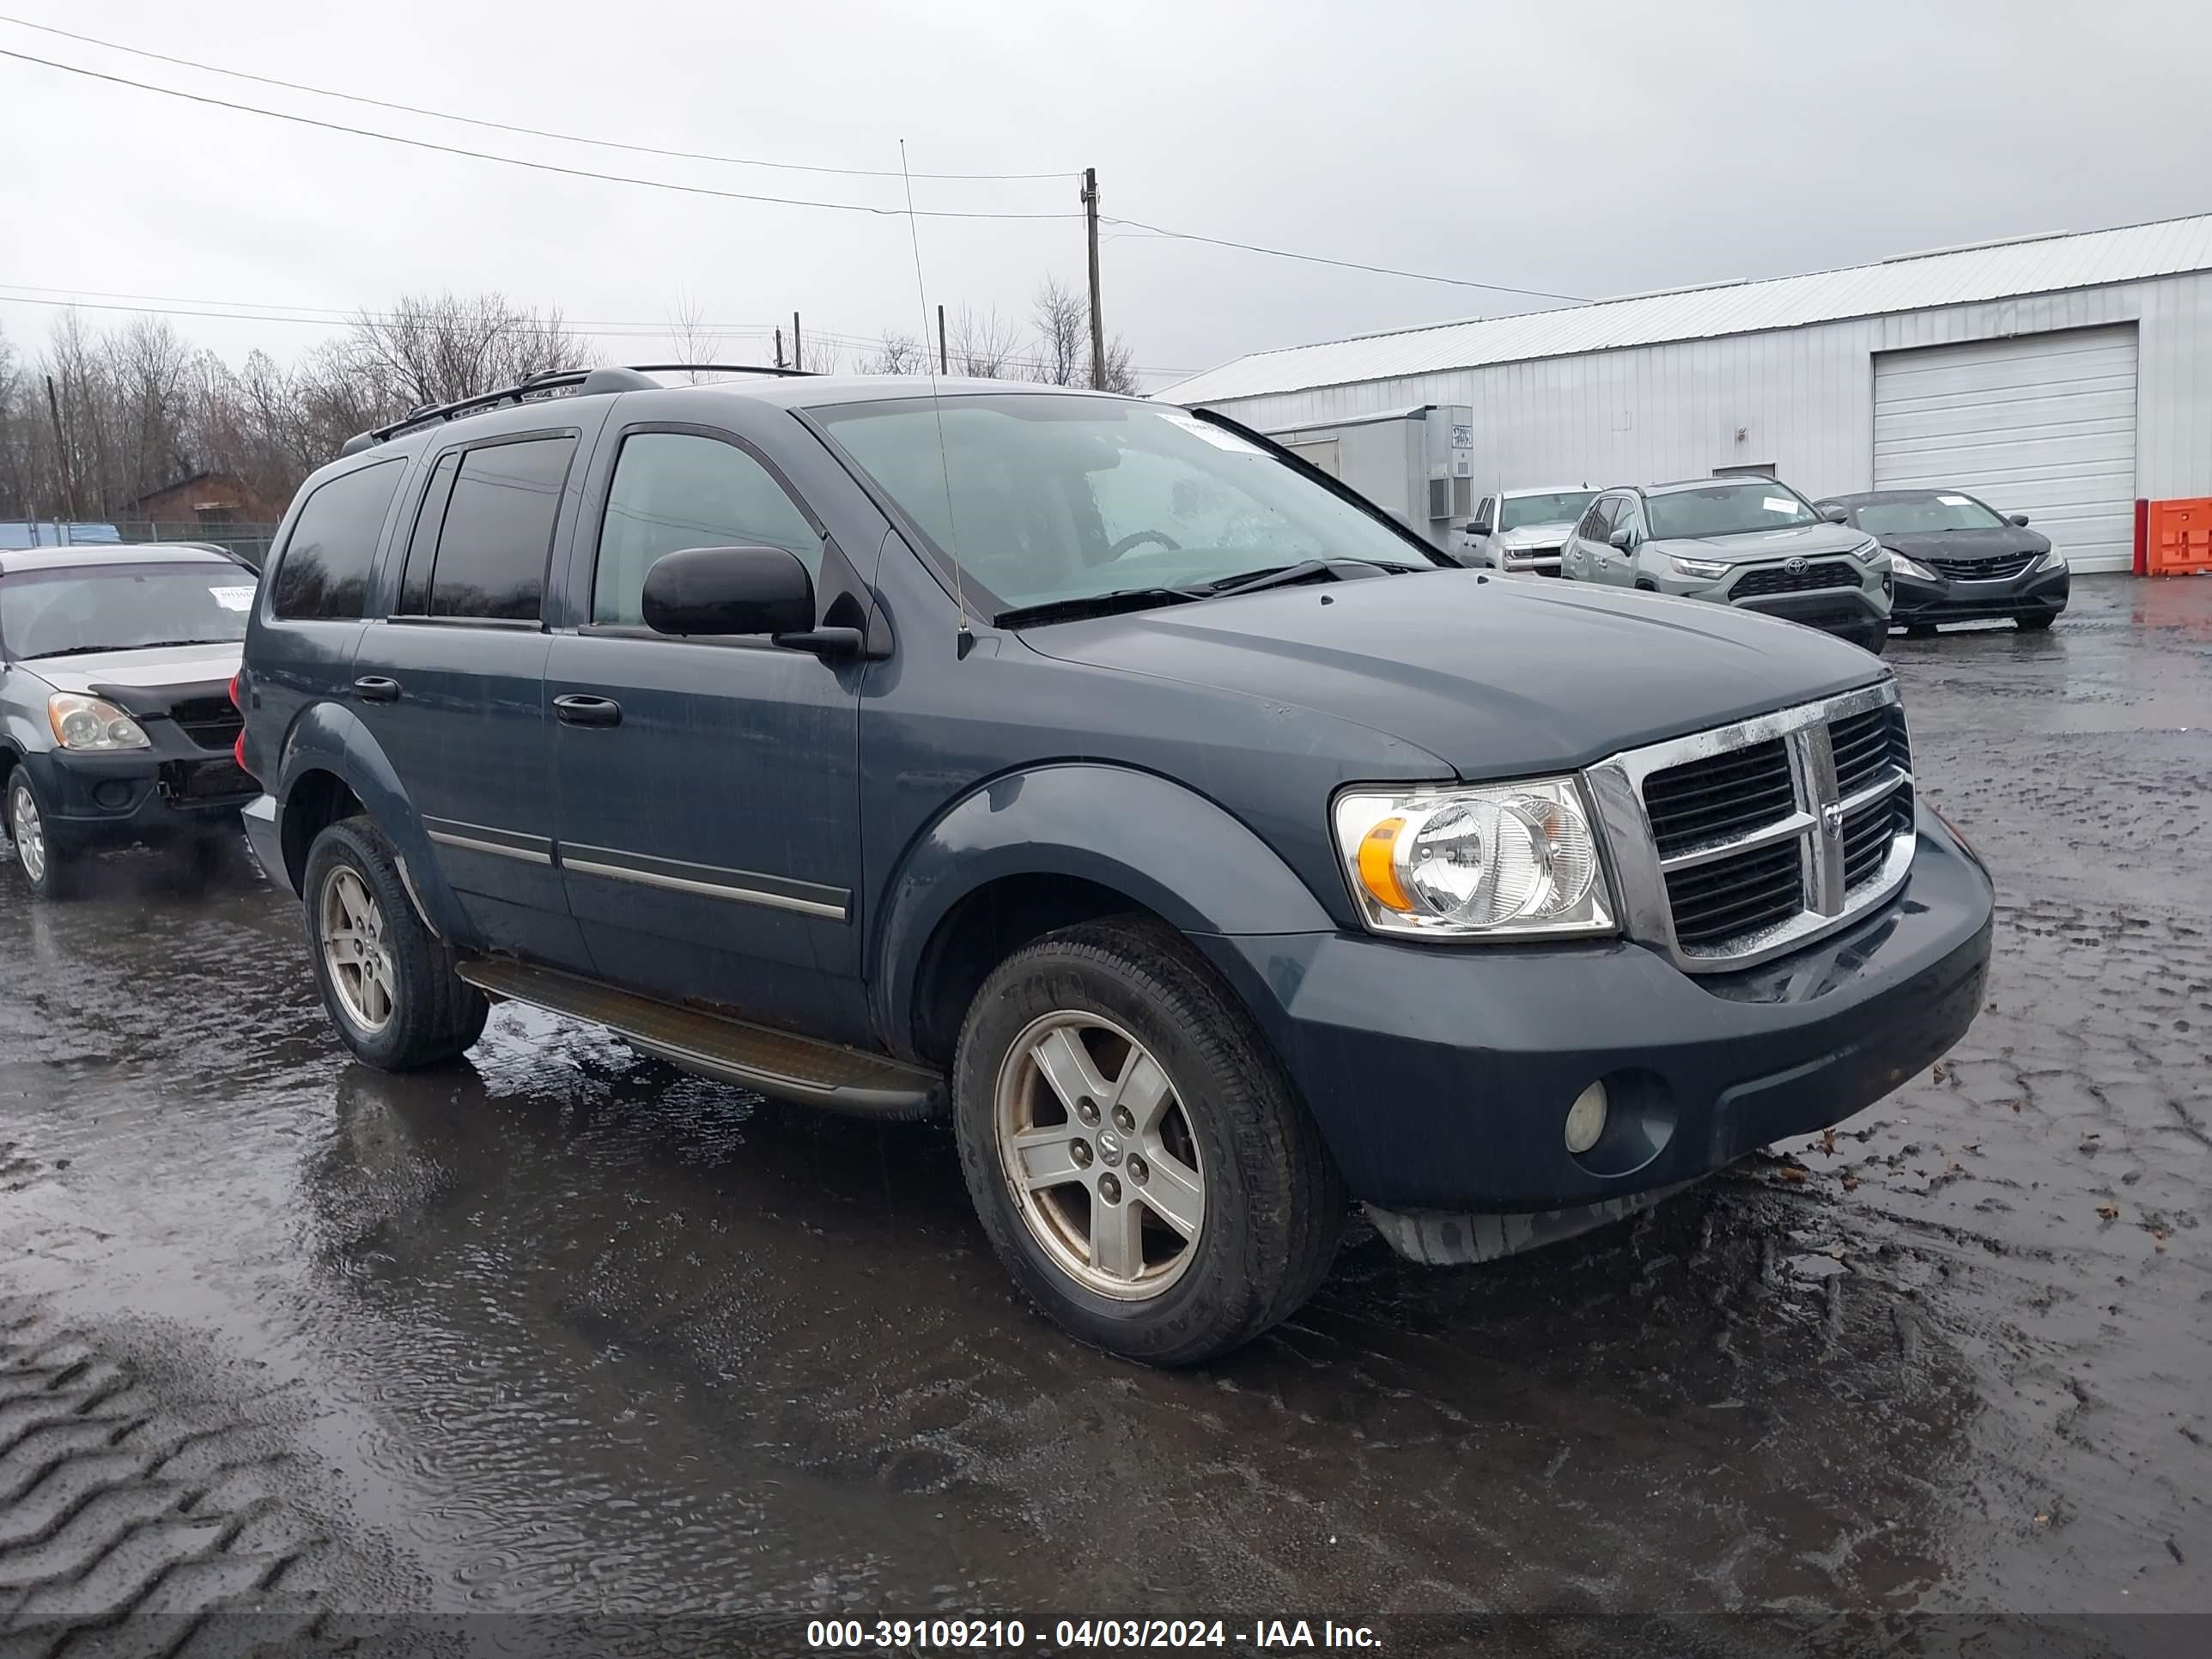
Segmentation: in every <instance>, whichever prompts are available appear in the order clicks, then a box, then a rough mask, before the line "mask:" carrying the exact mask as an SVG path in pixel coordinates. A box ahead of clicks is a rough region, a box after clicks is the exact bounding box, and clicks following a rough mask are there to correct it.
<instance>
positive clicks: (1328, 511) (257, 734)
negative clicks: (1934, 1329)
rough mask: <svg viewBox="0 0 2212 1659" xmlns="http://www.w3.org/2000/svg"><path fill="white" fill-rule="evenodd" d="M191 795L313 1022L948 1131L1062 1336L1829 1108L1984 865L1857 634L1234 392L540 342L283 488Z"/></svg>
mask: <svg viewBox="0 0 2212 1659" xmlns="http://www.w3.org/2000/svg"><path fill="white" fill-rule="evenodd" d="M241 696H242V699H243V702H244V705H245V708H246V736H245V743H244V758H245V761H246V765H247V767H248V769H250V770H251V771H252V773H253V774H254V775H255V776H256V777H258V779H260V780H261V781H262V783H263V785H264V787H265V789H266V791H267V794H266V796H265V797H264V799H262V800H260V801H258V802H257V803H256V804H255V805H254V806H253V807H252V808H251V809H249V811H248V813H247V823H248V828H249V830H250V831H251V832H252V835H253V836H254V839H255V842H256V844H257V846H258V848H259V849H260V851H261V854H262V856H263V859H264V862H265V863H266V864H267V865H268V866H269V867H270V869H271V870H272V871H273V872H282V873H283V876H284V877H285V878H287V879H289V882H290V883H291V884H292V885H293V887H294V888H295V890H297V891H298V892H299V893H300V894H301V896H302V898H303V899H304V901H305V906H306V910H307V922H308V931H309V934H310V937H311V943H312V954H313V963H314V971H315V973H316V975H317V977H318V979H319V982H320V984H321V987H322V991H323V994H324V997H325V1001H326V1003H327V1004H328V1006H329V1009H330V1012H331V1018H333V1019H334V1020H335V1022H336V1023H337V1026H338V1029H339V1030H340V1031H341V1032H342V1033H343V1036H344V1038H345V1041H346V1042H348V1043H349V1045H350V1046H351V1048H353V1050H354V1051H355V1052H356V1054H359V1055H360V1056H361V1057H362V1059H363V1060H367V1061H368V1062H369V1063H370V1064H372V1065H376V1066H387V1067H403V1066H422V1065H427V1064H431V1063H435V1062H438V1061H443V1060H450V1059H452V1058H453V1057H454V1056H456V1055H458V1054H459V1053H461V1051H462V1050H464V1049H465V1048H467V1047H468V1046H469V1045H470V1044H471V1042H473V1041H474V1040H475V1039H476V1037H477V1035H478V1033H479V1032H480V1031H481V1030H482V1029H483V1021H484V1018H485V1010H486V1006H487V1002H488V1000H493V999H497V998H502V997H507V998H514V999H518V1000H523V1001H526V1002H530V1003H533V1004H537V1005H539V1006H544V1007H547V1008H551V1009H555V1010H558V1011H561V1012H566V1013H568V1014H571V1015H574V1016H578V1017H580V1018H585V1019H588V1020H592V1021H596V1022H599V1023H600V1024H604V1025H605V1026H606V1027H608V1028H610V1029H611V1030H615V1031H617V1032H619V1033H621V1034H622V1035H623V1036H625V1037H627V1038H628V1039H629V1041H630V1042H633V1043H635V1044H636V1045H637V1046H639V1047H641V1048H645V1049H647V1050H648V1051H650V1052H653V1053H654V1054H660V1055H663V1056H665V1058H667V1059H668V1060H671V1061H673V1062H675V1063H676V1064H678V1065H679V1066H684V1067H688V1068H690V1069H691V1070H693V1071H696V1072H698V1073H703V1074H705V1075H708V1076H710V1077H715V1078H720V1079H728V1080H731V1081H733V1082H737V1083H740V1084H744V1085H747V1086H750V1087H752V1088H755V1089H757V1090H759V1091H763V1092H764V1093H768V1094H771V1095H775V1096H777V1097H784V1098H788V1099H794V1100H799V1101H806V1102H812V1103H818V1104H820V1105H823V1106H825V1107H829V1108H834V1109H843V1110H848V1111H854V1112H863V1113H872V1114H877V1115H886V1116H912V1117H922V1116H933V1115H946V1116H949V1117H950V1119H951V1122H952V1124H953V1126H954V1128H955V1130H956V1132H957V1138H958V1141H959V1146H960V1150H961V1154H962V1158H963V1166H964V1168H965V1170H966V1175H967V1179H968V1182H969V1188H970V1191H971V1194H972V1195H973V1197H974V1200H975V1206H976V1208H977V1211H978V1212H979V1213H980V1215H981V1219H982V1223H983V1225H984V1228H985V1230H986V1231H987V1233H988V1235H989V1237H990V1239H991V1242H992V1243H993V1244H994V1247H995V1248H996V1249H997V1251H998V1253H999V1255H1000V1257H1001V1259H1002V1260H1003V1261H1005V1263H1006V1267H1007V1268H1008V1269H1009V1271H1010V1272H1011V1273H1012V1274H1013V1276H1014V1277H1015V1278H1016V1279H1018V1281H1019V1283H1020V1284H1021V1285H1022V1286H1023V1288H1024V1290H1025V1291H1028V1292H1029V1293H1030V1296H1031V1297H1034V1298H1035V1300H1036V1302H1037V1303H1038V1304H1039V1305H1040V1306H1041V1307H1042V1308H1043V1309H1044V1310H1045V1311H1047V1312H1048V1314H1050V1315H1051V1316H1053V1317H1054V1319H1056V1320H1058V1321H1059V1322H1060V1323H1061V1324H1063V1325H1064V1326H1066V1328H1069V1329H1071V1330H1073V1331H1074V1332H1075V1333H1077V1334H1079V1335H1081V1336H1083V1337H1085V1338H1086V1339H1088V1340H1091V1341H1093V1342H1096V1343H1098V1344H1100V1345H1102V1346H1105V1347H1108V1348H1110V1349H1113V1350H1115V1351H1116V1352H1121V1353H1124V1354H1127V1355H1131V1356H1133V1357H1136V1358H1143V1359H1146V1360H1151V1361H1154V1362H1157V1363H1164V1364H1165V1363H1177V1362H1188V1361H1192V1360H1195V1359H1199V1358H1205V1357H1206V1356H1208V1355H1212V1354H1216V1353H1218V1352H1223V1351H1224V1350H1225V1349H1227V1348H1229V1347H1231V1346H1235V1345H1236V1344H1237V1343H1239V1342H1242V1341H1243V1340H1247V1339H1249V1337H1251V1336H1252V1335H1254V1334H1255V1333H1257V1332H1259V1331H1261V1330H1263V1329H1265V1328H1267V1327H1268V1326H1269V1325H1271V1324H1273V1322H1276V1321H1278V1320H1280V1319H1282V1318H1283V1317H1285V1316H1286V1315H1288V1314H1289V1313H1290V1312H1291V1310H1293V1309H1295V1308H1296V1307H1297V1305H1298V1304H1299V1303H1300V1301H1301V1300H1302V1299H1303V1298H1304V1297H1305V1296H1306V1295H1308V1294H1309V1292H1310V1291H1311V1290H1312V1289H1313V1287H1314V1286H1315V1285H1316V1283H1318V1282H1319V1280H1320V1279H1321V1278H1322V1274H1323V1273H1325V1272H1326V1271H1327V1268H1328V1263H1329V1261H1330V1258H1331V1255H1332V1253H1333V1251H1334V1248H1335V1245H1336V1242H1337V1238H1338V1236H1339V1232H1340V1228H1341V1225H1342V1223H1343V1220H1344V1216H1345V1211H1346V1205H1347V1201H1348V1200H1358V1201H1360V1202H1362V1203H1364V1206H1365V1207H1366V1209H1367V1212H1368V1213H1369V1214H1370V1216H1371V1217H1372V1218H1373V1219H1374V1221H1375V1223H1376V1225H1377V1226H1378V1227H1379V1228H1380V1230H1381V1231H1382V1232H1383V1235H1384V1237H1387V1238H1388V1239H1389V1241H1390V1242H1391V1243H1393V1244H1394V1245H1395V1246H1396V1247H1397V1248H1398V1249H1401V1250H1402V1251H1404V1252H1406V1253H1407V1254H1408V1255H1413V1256H1414V1257H1416V1258H1418V1259H1421V1260H1425V1261H1478V1260H1482V1259H1486V1258H1487V1257H1490V1256H1493V1255H1502V1254H1504V1253H1506V1252H1508V1251H1510V1250H1514V1249H1522V1248H1525V1247H1526V1246H1528V1245H1530V1244H1534V1243H1542V1242H1544V1241H1546V1240H1547V1239H1550V1238H1553V1237H1562V1236H1565V1235H1566V1234H1568V1233H1571V1232H1573V1231H1578V1230H1579V1229H1581V1228H1583V1227H1587V1226H1589V1225H1595V1224H1596V1223H1598V1222H1600V1221H1603V1220H1605V1219H1607V1218H1612V1217H1613V1216H1617V1215H1620V1214H1621V1213H1623V1212H1626V1210H1628V1209H1630V1208H1632V1207H1634V1206H1636V1205H1638V1204H1639V1203H1643V1202H1647V1201H1649V1200H1651V1199H1653V1198H1654V1197H1656V1196H1657V1195H1659V1194H1662V1193H1663V1192H1665V1191H1666V1190H1667V1189H1669V1188H1673V1187H1674V1186H1676V1185H1678V1184H1680V1183H1681V1182H1685V1181H1688V1180H1691V1179H1692V1178H1694V1177H1697V1176H1702V1175H1704V1174H1705V1173H1707V1172H1709V1171H1711V1170H1715V1169H1717V1168H1719V1167H1720V1166H1721V1165H1722V1164H1725V1163H1727V1162H1728V1161H1729V1159H1731V1158H1735V1157H1736V1156H1737V1155H1738V1154H1740V1153H1741V1152H1745V1151H1747V1150H1749V1149H1751V1148H1753V1147H1756V1146H1760V1145H1762V1144H1764V1143H1765V1142H1768V1141H1771V1140H1773V1139H1777V1138H1778V1137H1781V1136H1784V1135H1788V1134H1792V1133H1803V1132H1806V1131H1810V1130H1816V1129H1818V1128H1820V1127H1823V1126H1825V1125H1827V1124H1831V1123H1833V1122H1835V1121H1838V1119H1841V1118H1843V1117H1844V1116H1847V1115H1850V1113H1852V1112H1855V1111H1857V1110H1858V1109H1860V1108H1862V1107H1863V1106H1865V1105H1867V1104H1869V1103H1871V1102H1872V1101H1874V1100H1875V1099H1877V1098H1879V1097H1881V1096H1882V1095H1883V1094H1885V1093H1887V1091H1889V1090H1891V1089H1893V1088H1894V1087H1895V1086H1896V1085H1897V1084H1898V1083H1899V1081H1900V1080H1901V1079H1904V1078H1905V1077H1907V1076H1908V1075H1910V1074H1911V1073H1912V1072H1914V1071H1915V1070H1916V1069H1917V1068H1919V1067H1922V1066H1926V1065H1927V1064H1928V1063H1929V1062H1930V1061H1931V1060H1934V1059H1935V1058H1936V1056H1937V1055H1939V1054H1942V1053H1943V1052H1944V1050H1945V1049H1947V1048H1948V1047H1949V1046H1950V1045H1951V1044H1952V1043H1953V1042H1955V1041H1956V1040H1957V1039H1958V1037H1959V1036H1960V1033H1962V1032H1963V1031H1964V1030H1966V1026H1967V1024H1968V1023H1969V1021H1970V1020H1971V1019H1972V1017H1973V1015H1974V1013H1975V1012H1976V1010H1977V1009H1978V1006H1979V1005H1980V999H1981V985H1982V980H1983V975H1984V969H1985V967H1986V964H1987V959H1988V954H1989V948H1990V883H1989V878H1988V876H1987V874H1986V872H1984V870H1983V868H1982V867H1981V865H1980V863H1979V862H1978V860H1977V859H1976V857H1975V855H1974V854H1972V852H1971V851H1970V850H1969V849H1968V848H1966V845H1965V843H1964V842H1962V841H1961V840H1960V838H1959V837H1958V836H1956V835H1955V834H1954V832H1953V831H1952V830H1951V829H1948V827H1947V826H1946V825H1945V824H1944V823H1942V821H1941V820H1940V819H1939V818H1937V817H1936V816H1935V814H1934V813H1933V812H1932V811H1929V809H1928V808H1927V807H1925V806H1924V805H1921V804H1919V803H1917V801H1916V799H1915V795H1914V790H1913V777H1912V762H1911V750H1910V748H1909V744H1908V741H1907V738H1906V732H1905V720H1904V715H1903V712H1902V710H1901V708H1900V707H1899V702H1898V697H1897V692H1896V689H1895V686H1894V684H1893V681H1892V680H1891V678H1890V677H1889V675H1888V673H1887V671H1886V670H1885V669H1884V668H1883V666H1882V665H1881V663H1880V662H1878V661H1876V660H1875V659H1874V658H1873V657H1871V656H1869V655H1868V654H1867V653H1864V652H1863V651H1861V650H1859V649H1858V648H1857V647H1854V646H1850V645H1846V644H1844V643H1842V642H1841V641H1836V640H1832V639H1829V638H1826V637H1825V636H1823V635H1819V634H1816V633H1814V632H1813V631H1811V630H1810V629H1803V628H1799V627H1797V626H1796V625H1794V624H1791V623H1784V622H1778V621H1775V620H1772V619H1771V618H1767V617H1758V616H1753V615H1746V614H1743V613H1741V612H1737V611H1729V610H1727V609H1724V608H1723V607H1719V606H1707V605H1675V604H1663V605H1661V604H1654V603H1653V602H1651V600H1650V596H1648V595H1639V594H1631V593H1626V592H1621V593H1613V592H1605V591H1594V590H1592V589H1589V588H1587V587H1583V586H1562V585H1556V584H1548V583H1547V584H1542V585H1530V584H1526V583H1516V582H1510V581H1500V580H1492V579H1491V578H1489V577H1487V576H1486V575H1483V574H1480V573H1477V572H1473V571H1468V570H1462V569H1459V568H1452V567H1450V566H1448V565H1447V564H1445V563H1444V562H1443V558H1442V556H1441V555H1438V554H1436V553H1434V552H1433V551H1432V550H1431V549H1430V548H1429V547H1428V546H1427V545H1426V544H1425V543H1423V542H1422V541H1420V540H1419V539H1418V538H1413V537H1412V536H1410V535H1408V534H1407V532H1404V531H1403V530H1401V528H1399V527H1398V526H1396V525H1395V524H1394V523H1393V522H1392V521H1391V520H1390V519H1389V516H1388V515H1387V514H1385V513H1383V512H1381V511H1379V510H1377V509H1376V507H1372V506H1371V505H1370V504H1369V503H1368V502H1366V501H1364V500H1362V499H1361V498H1360V497H1358V496H1357V495H1353V494H1352V493H1351V492H1349V491H1347V490H1346V489H1344V488H1342V487H1341V486H1340V485H1339V484H1338V483H1336V482H1335V481H1334V480H1332V479H1330V478H1328V477H1326V476H1324V475H1323V474H1322V473H1321V472H1319V471H1316V470H1315V469H1313V468H1311V467H1310V466H1308V465H1304V463H1302V462H1300V461H1299V460H1297V459H1296V458H1294V457H1292V456H1291V455H1290V454H1289V453H1287V452H1285V451H1284V450H1282V449H1281V448H1279V447H1277V446H1275V445H1273V444H1272V443H1270V442H1269V441H1267V440H1266V439H1264V438H1261V437H1259V436H1257V435H1254V434H1251V433H1249V432H1247V431H1245V430H1243V428H1238V427H1237V426H1235V425H1234V424H1233V423H1231V422H1225V421H1222V420H1219V419H1217V418H1214V417H1212V416H1206V415H1203V414H1192V413H1188V412H1186V411H1184V410H1181V409H1176V408H1173V407H1169V406H1166V405H1162V404H1152V403H1146V402H1143V401H1139V400H1135V399H1130V398H1116V397H1109V396H1103V395H1097V394H1092V393H1088V392H1066V391H1054V390H1047V389H1040V388H1038V387H1036V386H1006V385H1000V384H995V383H990V382H975V381H948V382H945V383H944V384H943V385H942V386H940V387H939V388H937V389H936V390H935V392H933V391H932V389H931V388H930V386H928V384H927V383H926V382H921V381H917V380H815V379H806V378H780V379H773V378H767V377H764V376H759V375H756V376H754V377H753V378H750V379H748V380H740V381H730V382H726V383H724V384H720V385H707V386H660V385H659V384H657V383H656V382H655V380H653V378H651V377H650V376H649V375H647V374H643V373H641V372H639V371H635V370H629V369H598V370H593V371H591V372H589V373H588V374H570V375H564V376H558V377H554V378H552V379H550V380H540V381H538V382H535V383H532V385H530V386H526V387H521V388H517V389H515V390H514V391H513V392H507V393H502V394H494V395H492V396H489V397H487V398H482V399H477V400H475V401H473V402H472V403H471V404H465V405H457V406H452V407H448V408H444V409H438V410H426V411H422V412H421V413H419V414H418V415H417V416H415V417H414V418H413V419H412V420H411V421H410V422H405V423H403V424H402V425H401V426H398V427H394V428H386V429H384V430H381V431H379V432H376V433H371V434H366V435H363V436H362V438H360V439H357V440H356V441H355V442H354V443H353V444H352V445H350V446H349V453H347V454H346V455H345V456H344V457H343V459H340V460H338V461H337V462H336V463H334V464H333V465H331V466H329V467H326V468H325V469H324V470H323V471H321V472H319V473H318V474H317V475H316V476H315V477H313V478H312V479H310V480H309V481H308V483H307V486H306V488H305V489H302V490H301V493H300V496H299V499H298V500H297V501H295V503H294V505H293V507H292V509H291V512H290V514H289V518H288V521H287V523H286V526H284V529H283V532H282V533H281V536H280V538H279V544H278V551H277V552H276V555H275V557H274V562H273V563H272V565H271V567H270V573H269V575H268V578H267V580H265V581H264V584H263V587H262V590H261V593H260V596H259V598H258V600H257V602H256V608H255V611H254V614H253V617H252V623H251V626H250V629H249V632H248V635H247V639H246V667H245V671H244V674H243V676H242V680H241Z"/></svg>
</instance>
